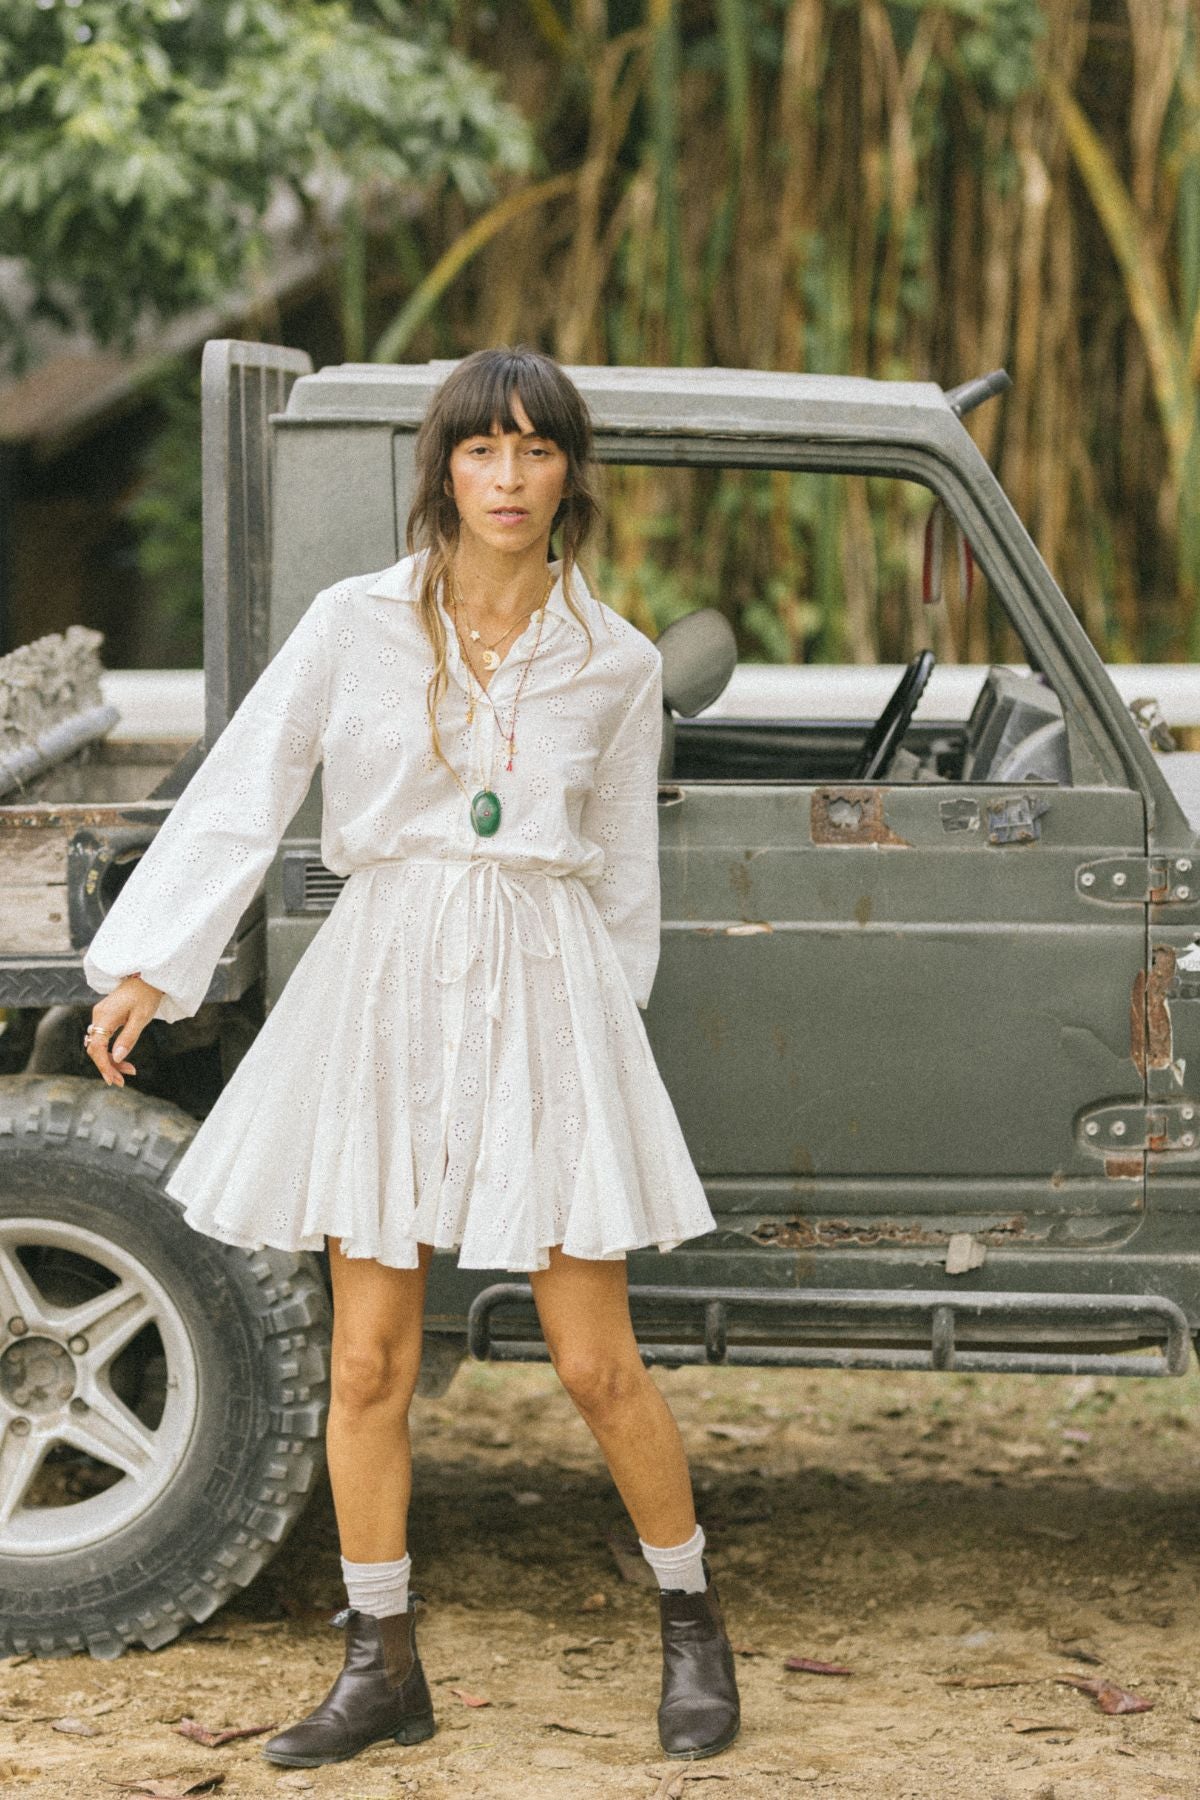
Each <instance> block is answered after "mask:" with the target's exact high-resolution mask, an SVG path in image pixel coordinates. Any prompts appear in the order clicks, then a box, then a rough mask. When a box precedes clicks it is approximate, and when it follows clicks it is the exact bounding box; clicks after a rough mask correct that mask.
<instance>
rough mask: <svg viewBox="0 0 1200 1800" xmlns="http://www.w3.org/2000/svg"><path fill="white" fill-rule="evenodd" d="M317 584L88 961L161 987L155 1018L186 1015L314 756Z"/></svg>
mask: <svg viewBox="0 0 1200 1800" xmlns="http://www.w3.org/2000/svg"><path fill="white" fill-rule="evenodd" d="M328 592H329V590H328V589H323V590H322V592H321V593H320V594H318V595H317V597H316V599H315V600H313V602H312V603H311V605H310V606H309V608H308V610H307V612H306V613H305V614H304V616H303V618H301V619H300V621H299V623H298V624H297V625H296V626H295V627H294V629H293V630H292V632H291V633H290V635H289V636H288V638H287V639H286V641H285V642H284V643H283V644H282V645H281V646H280V648H279V650H278V651H277V652H276V654H275V655H274V656H273V657H272V659H271V661H270V662H269V663H268V664H267V666H266V668H265V669H264V670H263V671H262V673H261V675H260V676H259V677H258V679H257V681H256V682H255V683H254V685H253V686H252V687H251V688H250V690H249V692H248V693H247V694H246V696H245V698H244V700H243V701H242V703H241V705H240V706H239V707H238V708H237V710H236V712H235V713H234V714H233V717H232V718H231V719H230V720H229V722H228V724H227V725H226V726H225V728H224V730H223V731H222V732H221V734H220V736H219V737H218V738H217V740H216V742H215V743H214V744H213V746H212V748H211V749H210V750H209V752H208V755H207V756H206V757H205V759H204V761H203V762H202V763H201V765H200V767H199V768H198V769H197V771H196V773H195V774H194V775H193V776H192V778H191V780H190V781H189V782H188V784H187V786H186V788H185V789H184V791H183V793H182V794H181V795H180V796H179V798H178V799H177V800H176V802H175V804H174V806H173V807H172V809H171V811H170V812H169V813H168V814H167V816H166V818H165V819H164V820H163V823H162V825H161V826H160V827H159V829H158V831H157V832H156V834H155V836H154V837H153V839H152V840H151V842H150V845H149V847H148V848H147V850H146V851H145V853H144V854H143V856H142V857H141V859H140V860H139V861H138V863H137V864H136V865H135V866H134V869H133V871H132V873H131V874H130V875H129V877H128V879H127V881H126V882H125V885H124V887H123V888H122V889H121V891H120V893H119V894H118V895H117V898H116V900H115V901H114V902H113V905H112V906H111V908H110V909H109V911H108V912H107V913H106V915H105V917H104V919H103V920H102V921H101V924H100V928H99V930H98V931H97V932H96V934H95V936H94V937H93V939H92V941H91V943H90V945H89V946H88V949H87V951H86V953H85V955H84V958H83V973H84V978H85V979H86V981H87V983H88V985H89V987H91V988H93V989H95V991H96V992H97V993H100V994H107V993H110V992H111V991H112V989H113V988H114V987H116V985H117V983H118V982H119V981H121V980H122V979H123V978H124V977H125V976H126V975H130V974H140V975H141V976H142V978H143V980H145V981H148V982H150V983H151V984H152V985H153V986H154V987H158V988H162V990H163V997H162V999H161V1000H160V1001H159V1004H158V1011H157V1012H156V1014H155V1017H156V1018H159V1019H163V1020H166V1021H167V1022H169V1023H171V1022H174V1021H175V1020H178V1019H186V1018H190V1017H191V1016H192V1014H193V1013H194V1012H195V1011H196V1009H197V1008H198V1007H199V1005H200V1003H201V1001H202V1000H203V999H204V996H205V994H206V992H207V991H208V985H209V982H210V981H211V979H212V972H213V970H214V968H215V967H216V964H217V961H218V959H219V957H220V955H221V952H222V950H223V949H224V947H225V945H226V944H227V943H228V941H229V939H230V937H231V935H232V933H233V930H234V928H235V926H236V925H237V922H238V920H239V919H240V917H241V915H242V913H243V912H244V911H245V909H246V907H247V906H248V905H249V903H250V901H251V900H252V899H253V898H254V895H255V893H256V891H257V889H258V886H259V884H260V882H261V881H262V879H263V876H264V875H265V874H266V871H267V869H268V868H269V867H270V864H271V860H272V858H273V857H274V855H275V852H276V850H277V849H278V846H279V841H280V839H281V838H282V836H283V833H284V831H285V830H286V829H287V826H288V823H289V821H290V820H291V818H292V817H293V815H294V814H295V812H296V810H297V808H298V807H299V805H300V802H301V801H302V800H303V799H304V796H305V794H306V793H307V792H308V789H309V785H310V783H311V781H312V777H313V774H314V772H315V770H316V767H317V764H318V763H319V762H320V760H321V750H322V737H323V733H324V728H325V722H326V718H327V715H328V695H329V668H330V621H329V616H328V613H327V610H326V606H325V604H324V602H325V595H326V594H327V593H328Z"/></svg>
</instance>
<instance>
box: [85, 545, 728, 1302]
mask: <svg viewBox="0 0 1200 1800" xmlns="http://www.w3.org/2000/svg"><path fill="white" fill-rule="evenodd" d="M423 554H424V553H423V552H418V553H417V555H416V556H408V557H404V558H402V559H401V560H400V561H399V562H398V563H396V564H394V565H393V566H392V567H391V568H389V569H386V570H383V571H380V572H376V573H373V574H369V575H363V576H356V577H351V578H350V579H348V580H344V581H340V582H338V583H336V584H335V585H334V586H332V587H329V588H325V589H323V590H322V591H321V593H319V594H318V595H317V596H316V598H315V599H314V600H313V602H312V604H311V605H310V606H309V608H308V610H307V612H306V613H305V614H304V616H303V618H302V619H301V620H300V622H299V624H297V625H296V627H295V628H294V630H293V631H292V633H291V635H290V636H289V637H288V639H287V641H286V642H285V643H284V644H283V646H282V647H281V648H280V650H279V651H278V652H277V654H276V655H275V656H274V657H273V658H272V660H271V661H270V663H269V664H268V665H267V667H266V668H265V669H264V670H263V672H262V674H261V675H260V676H259V678H258V680H257V681H256V682H255V684H254V685H253V687H252V688H251V689H250V691H249V692H248V693H247V695H246V697H245V699H244V700H243V701H242V703H241V705H240V706H239V707H238V709H237V711H236V712H235V713H234V715H233V717H232V718H231V719H230V721H229V723H228V724H227V725H226V727H225V729H224V730H223V731H222V732H221V734H220V736H219V737H218V739H217V740H216V742H215V743H214V744H213V746H212V748H211V750H210V751H209V753H208V755H207V757H206V758H205V760H204V762H203V763H202V764H201V766H200V768H199V770H198V771H197V772H196V774H195V775H193V777H192V779H191V781H190V782H189V783H188V785H187V787H186V789H185V790H184V792H183V794H182V795H181V796H180V797H179V799H178V800H177V801H176V803H175V805H174V807H173V808H172V809H171V812H170V813H169V814H168V815H167V817H166V819H165V820H164V822H163V824H162V826H161V827H160V828H159V830H158V832H157V834H156V836H155V837H154V839H153V841H152V843H151V844H150V847H149V849H148V850H147V851H146V853H145V854H144V855H143V857H142V858H141V860H140V862H139V863H138V864H137V865H136V866H135V868H134V870H133V872H132V874H131V875H130V876H129V878H128V880H127V881H126V883H125V886H124V887H123V889H122V890H121V892H120V893H119V895H118V896H117V899H116V901H115V903H114V904H113V906H112V907H111V908H110V910H109V912H108V913H107V915H106V916H105V918H104V920H103V922H102V923H101V926H100V928H99V930H98V931H97V933H96V935H95V937H94V938H93V940H92V942H91V944H90V946H89V947H88V950H87V952H86V954H85V956H84V961H83V969H84V975H85V977H86V979H87V981H88V983H89V985H90V986H91V987H92V988H93V989H95V991H96V992H97V993H100V994H104V993H108V992H110V991H111V989H112V988H113V987H115V986H116V984H117V982H118V981H119V980H120V979H121V978H122V977H123V976H125V975H127V974H130V973H139V974H141V975H142V976H143V978H144V979H145V980H146V981H148V982H151V983H152V984H153V985H154V986H155V987H158V988H161V989H162V990H163V998H162V1000H161V1001H160V1002H159V1007H158V1012H157V1015H156V1016H157V1017H158V1018H160V1019H164V1020H168V1021H173V1020H178V1019H183V1018H188V1017H190V1016H191V1015H192V1014H193V1013H195V1011H196V1010H197V1008H198V1007H199V1005H200V1003H201V1001H202V1000H203V998H204V995H205V993H206V991H207V988H208V984H209V981H210V979H211V976H212V971H213V968H214V967H215V965H216V962H217V959H218V957H219V956H220V954H221V951H222V949H223V948H224V946H225V945H226V943H227V942H228V940H229V938H230V936H231V934H232V932H233V929H234V927H235V926H236V924H237V921H238V919H239V918H240V916H241V914H242V912H243V911H244V910H245V908H246V906H247V904H248V903H249V901H250V900H251V899H252V898H253V896H254V894H255V892H256V891H257V889H258V886H259V884H260V882H261V880H262V878H263V876H264V875H265V873H266V871H267V869H268V867H269V866H270V864H271V862H272V860H273V858H274V856H275V853H276V851H277V849H278V845H279V841H280V839H281V838H282V836H283V833H284V831H285V830H286V828H287V825H288V822H289V821H290V819H291V818H292V816H293V814H294V813H295V811H296V809H297V807H298V806H299V804H300V802H301V800H302V799H303V798H304V796H305V794H306V793H307V792H308V788H309V785H310V782H311V780H312V777H313V774H314V772H315V770H316V768H317V766H318V765H320V766H321V770H322V773H321V792H322V826H321V857H322V861H323V862H324V864H325V865H326V867H327V868H329V869H331V870H332V871H333V872H334V873H335V874H338V875H343V876H345V877H346V878H347V879H346V880H345V883H344V885H343V887H342V889H341V891H340V892H339V894H338V896H337V899H336V901H335V903H334V905H333V907H332V909H331V911H330V912H329V914H328V915H327V916H326V918H324V919H323V920H322V922H321V924H320V926H319V928H318V929H317V931H316V933H315V935H314V936H313V938H312V940H311V941H310V943H309V944H308V946H307V947H306V949H305V951H304V953H303V955H302V956H301V957H300V959H299V961H298V963H297V965H296V967H295V969H294V970H293V971H292V974H291V976H290V978H289V979H288V981H287V984H286V986H285V987H284V989H283V992H282V993H281V994H280V996H279V998H278V999H277V1000H276V1002H275V1004H274V1005H273V1006H272V1007H271V1009H270V1011H269V1012H268V1014H267V1017H266V1020H265V1023H264V1025H263V1027H262V1029H261V1030H260V1031H259V1033H258V1035H257V1036H256V1038H255V1039H254V1041H253V1043H252V1044H251V1046H250V1048H249V1050H248V1051H247V1052H246V1053H245V1055H244V1056H243V1057H242V1060H241V1062H240V1063H239V1064H238V1065H237V1068H236V1069H235V1070H234V1072H233V1075H232V1077H231V1078H230V1080H229V1081H228V1082H227V1084H226V1085H225V1087H224V1088H223V1089H222V1091H221V1093H220V1095H219V1097H218V1099H217V1101H216V1104H215V1105H214V1106H213V1108H212V1110H211V1111H210V1112H209V1113H208V1115H207V1117H206V1118H205V1119H204V1120H203V1121H202V1122H201V1124H200V1126H199V1128H198V1130H197V1131H196V1134H195V1136H194V1137H193V1138H192V1139H191V1141H190V1142H189V1144H188V1146H187V1148H186V1150H185V1151H184V1153H183V1155H182V1156H181V1157H180V1159H179V1161H178V1162H177V1163H176V1165H175V1167H174V1169H173V1170H172V1171H171V1174H170V1175H169V1177H168V1179H167V1182H166V1191H167V1193H168V1194H170V1195H171V1196H172V1197H173V1198H175V1199H177V1200H178V1201H179V1202H180V1203H181V1204H182V1206H183V1208H184V1216H185V1217H186V1219H187V1221H188V1223H189V1224H191V1225H192V1226H194V1227H195V1228H196V1229H197V1230H199V1231H203V1232H206V1233H207V1234H209V1235H210V1236H212V1237H216V1238H219V1239H221V1240H222V1241H224V1242H226V1243H230V1244H236V1245H239V1246H241V1247H242V1248H245V1249H259V1248H261V1247H262V1246H264V1245H268V1244H269V1245H273V1246H275V1247H277V1248H280V1249H286V1250H299V1249H304V1250H317V1249H321V1248H322V1247H323V1246H324V1241H325V1238H326V1237H327V1236H330V1237H337V1238H339V1239H340V1240H341V1244H342V1248H343V1250H344V1252H345V1253H346V1254H347V1255H350V1256H365V1257H373V1258H376V1259H377V1260H378V1261H380V1262H382V1263H387V1264H389V1265H391V1266H393V1267H396V1268H415V1267H416V1266H417V1261H418V1258H417V1245H418V1244H419V1243H426V1244H433V1245H434V1246H436V1247H437V1248H439V1249H443V1250H455V1249H456V1250H457V1251H458V1258H457V1261H458V1266H459V1267H461V1268H470V1269H502V1270H514V1271H528V1270H532V1269H544V1268H546V1267H547V1266H548V1264H549V1256H548V1254H547V1252H548V1247H549V1246H550V1245H551V1244H561V1245H562V1247H563V1250H564V1251H565V1252H566V1253H567V1254H568V1255H571V1256H579V1257H588V1258H602V1259H608V1258H617V1257H623V1256H624V1255H625V1253H626V1252H627V1251H628V1250H631V1249H635V1248H640V1247H643V1246H647V1245H653V1244H656V1245H657V1246H658V1248H659V1249H660V1250H664V1251H666V1250H671V1249H674V1248H675V1247H676V1246H677V1245H678V1244H679V1243H680V1242H682V1241H683V1240H684V1239H687V1238H692V1237H697V1236H700V1235H702V1234H703V1233H705V1232H708V1231H712V1230H713V1229H714V1228H715V1225H716V1221H715V1219H714V1217H713V1215H712V1212H711V1210H710V1208H709V1205H708V1201H707V1198H706V1196H705V1193H704V1188H703V1185H702V1183H701V1181H700V1178H699V1176H698V1174H697V1173H696V1169H695V1167H694V1165H693V1163H692V1160H691V1157H690V1155H689V1152H688V1149H687V1146H686V1144H685V1142H684V1139H683V1134H682V1132H681V1130H680V1127H679V1122H678V1119H677V1117H676V1115H675V1111H674V1108H673V1106H672V1103H671V1100H670V1097H669V1095H668V1094H667V1091H666V1088H665V1087H664V1085H663V1082H662V1078H661V1076H660V1075H659V1072H658V1068H657V1065H656V1064H655V1062H654V1058H653V1055H652V1053H651V1050H650V1045H649V1042H648V1040H647V1037H646V1031H645V1026H644V1023H643V1020H642V1017H641V1013H640V1012H639V1010H638V1009H639V1007H643V1006H645V1005H646V1003H647V1001H648V999H649V996H650V988H651V983H652V981H653V979H654V973H655V968H656V965H657V961H658V951H659V925H660V914H659V877H658V824H657V811H656V796H657V765H658V755H659V748H660V743H661V733H662V658H661V656H660V654H659V652H658V650H657V648H656V647H655V645H654V644H652V643H651V642H650V640H649V639H648V638H647V637H645V636H644V634H643V633H641V632H639V631H638V630H637V629H636V627H634V626H632V625H630V624H629V623H628V621H626V620H624V619H622V618H621V617H620V615H619V614H617V613H616V612H614V611H613V610H612V609H611V608H609V607H607V606H605V605H603V604H602V603H601V602H600V601H598V600H596V599H595V598H594V596H593V595H592V594H591V592H590V590H589V589H588V586H587V583H586V582H585V581H584V579H583V577H582V576H581V575H580V573H579V571H578V570H576V572H575V574H574V577H573V581H572V592H573V595H574V597H575V599H576V603H577V605H578V606H579V607H580V609H581V611H582V612H583V614H584V616H585V617H586V618H587V620H588V623H589V626H590V628H591V631H592V636H593V649H592V652H591V655H590V657H588V655H587V650H588V645H587V639H586V636H585V634H584V632H583V631H582V629H581V627H580V626H579V624H578V622H577V621H576V620H575V619H574V618H573V617H572V615H571V613H570V611H569V609H568V607H567V604H566V602H565V599H564V597H563V593H562V580H561V564H555V565H553V567H554V571H555V577H556V578H555V582H554V586H553V588H552V590H551V593H550V595H549V598H548V599H547V601H546V604H545V616H544V618H542V619H541V621H540V623H541V627H542V635H541V644H540V648H539V650H538V654H537V656H536V658H535V659H534V661H533V663H532V665H531V666H530V668H529V673H528V675H527V677H526V680H525V685H524V688H523V690H522V693H521V698H520V705H519V708H518V713H517V723H516V736H517V748H516V755H515V758H514V761H513V767H512V770H511V771H509V770H507V769H506V767H505V761H506V754H507V746H506V743H505V740H504V737H503V735H502V733H501V730H500V729H498V727H497V721H496V716H495V715H496V714H498V715H499V719H500V725H501V726H502V727H503V730H504V731H507V729H508V726H509V716H510V713H511V709H512V699H513V695H514V694H515V692H516V688H517V683H518V681H519V680H520V677H521V672H522V668H523V665H524V664H525V663H526V661H527V660H528V659H529V658H530V656H531V655H532V653H533V648H534V643H535V639H536V636H537V627H538V623H539V620H538V619H537V617H534V618H533V619H531V620H530V621H529V623H528V625H527V626H526V628H525V630H524V631H523V632H522V634H521V636H520V637H519V639H518V640H517V642H516V644H515V645H514V646H513V647H512V648H511V649H510V650H509V652H508V654H507V655H506V656H505V658H504V660H503V662H502V663H501V665H500V667H499V668H498V669H497V670H496V672H495V674H494V675H493V676H492V678H491V682H490V684H489V688H488V693H489V695H490V697H491V700H492V702H493V705H494V707H495V713H493V709H492V706H489V705H488V703H487V700H486V699H479V698H478V697H477V699H476V704H475V717H474V723H473V725H472V726H470V727H468V725H467V719H466V713H467V690H466V671H465V667H464V663H463V659H462V655H461V651H460V649H459V646H458V642H457V638H456V635H455V633H454V629H453V625H452V623H451V621H450V619H449V616H448V615H447V614H445V613H444V616H445V618H446V625H447V646H448V666H449V676H450V679H449V684H448V686H447V690H446V693H445V695H444V697H443V699H442V703H441V707H440V712H439V725H440V731H441V737H442V745H443V749H444V750H445V753H446V755H447V756H448V757H449V759H450V761H451V763H452V764H453V766H454V767H455V768H456V769H457V770H458V772H459V774H460V776H461V777H462V779H463V781H464V783H465V784H466V785H467V788H468V791H469V792H471V793H474V792H475V790H476V788H479V787H483V786H491V787H492V788H493V789H494V790H495V791H496V793H498V795H499V796H500V800H501V803H502V816H501V821H500V825H499V828H498V830H497V831H496V832H495V834H494V835H493V836H492V837H489V838H482V837H478V836H477V835H476V834H475V831H474V829H473V827H472V825H471V820H470V815H469V808H468V802H467V799H466V797H465V796H464V794H463V791H462V789H461V788H460V787H459V786H458V784H457V783H456V782H455V780H454V778H453V776H452V775H451V773H450V772H449V770H447V769H446V767H445V766H444V764H442V763H441V762H439V761H438V760H437V758H436V757H435V756H434V755H433V752H432V749H431V747H430V741H429V727H428V724H427V722H426V714H425V684H426V682H427V680H428V678H429V675H430V673H431V671H432V657H431V651H430V646H429V643H428V640H427V638H426V636H425V633H424V631H423V629H422V627H421V623H420V618H419V615H418V610H417V607H416V605H415V601H416V597H417V584H418V578H419V570H420V563H421V557H422V556H423ZM489 768H490V769H491V774H490V775H489V773H488V771H489ZM134 1060H135V1061H136V1052H135V1055H134ZM132 1079H133V1080H134V1081H136V1077H133V1078H132Z"/></svg>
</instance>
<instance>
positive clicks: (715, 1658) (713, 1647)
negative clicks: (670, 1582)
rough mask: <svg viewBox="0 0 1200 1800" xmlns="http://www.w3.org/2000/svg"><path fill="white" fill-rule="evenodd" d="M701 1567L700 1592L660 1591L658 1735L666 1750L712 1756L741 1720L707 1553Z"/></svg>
mask: <svg viewBox="0 0 1200 1800" xmlns="http://www.w3.org/2000/svg"><path fill="white" fill-rule="evenodd" d="M701 1567H702V1568H703V1570H704V1578H705V1580H706V1581H707V1583H708V1586H707V1587H706V1588H705V1590H704V1592H703V1593H702V1594H686V1593H684V1592H683V1590H682V1589H681V1588H669V1589H665V1590H663V1591H661V1592H660V1593H659V1597H658V1603H659V1619H660V1622H661V1625H662V1646H663V1669H662V1700H661V1702H660V1703H659V1708H658V1737H659V1742H660V1743H661V1744H662V1747H663V1749H664V1750H665V1751H666V1753H667V1755H668V1756H682V1757H688V1758H696V1757H701V1756H715V1755H716V1754H717V1752H718V1751H719V1750H725V1749H727V1748H728V1746H729V1745H730V1744H732V1742H733V1740H734V1738H735V1737H736V1736H737V1734H738V1731H739V1729H740V1727H741V1723H742V1712H741V1702H740V1701H739V1699H738V1690H737V1677H736V1676H735V1674H734V1669H733V1646H732V1645H731V1643H730V1642H729V1637H728V1634H727V1632H726V1630H725V1620H724V1618H723V1616H722V1613H721V1602H720V1600H719V1598H718V1597H717V1590H716V1587H715V1586H714V1585H713V1579H712V1575H711V1573H710V1571H709V1567H708V1558H707V1557H704V1558H703V1559H702V1561H701Z"/></svg>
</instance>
